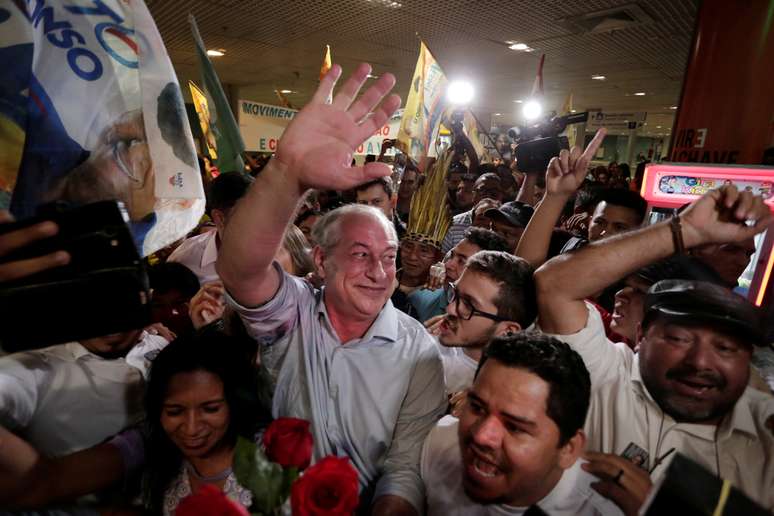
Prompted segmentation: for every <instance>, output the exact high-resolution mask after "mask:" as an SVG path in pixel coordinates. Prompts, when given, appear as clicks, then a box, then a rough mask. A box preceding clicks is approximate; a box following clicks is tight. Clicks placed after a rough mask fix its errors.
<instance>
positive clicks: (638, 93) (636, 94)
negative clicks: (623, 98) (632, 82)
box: [634, 91, 645, 97]
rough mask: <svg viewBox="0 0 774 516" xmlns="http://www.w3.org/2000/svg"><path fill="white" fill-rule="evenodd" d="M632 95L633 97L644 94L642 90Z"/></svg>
mask: <svg viewBox="0 0 774 516" xmlns="http://www.w3.org/2000/svg"><path fill="white" fill-rule="evenodd" d="M634 96H635V97H644V96H645V92H644V91H638V92H637V93H635V94H634Z"/></svg>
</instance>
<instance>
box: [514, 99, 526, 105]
mask: <svg viewBox="0 0 774 516" xmlns="http://www.w3.org/2000/svg"><path fill="white" fill-rule="evenodd" d="M514 102H515V103H516V104H521V103H522V102H524V101H523V100H521V99H516V100H514Z"/></svg>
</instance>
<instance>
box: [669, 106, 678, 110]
mask: <svg viewBox="0 0 774 516" xmlns="http://www.w3.org/2000/svg"><path fill="white" fill-rule="evenodd" d="M669 109H677V106H669Z"/></svg>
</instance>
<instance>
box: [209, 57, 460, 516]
mask: <svg viewBox="0 0 774 516" xmlns="http://www.w3.org/2000/svg"><path fill="white" fill-rule="evenodd" d="M370 70H371V69H370V67H369V66H367V65H361V66H360V67H358V69H357V70H356V71H355V73H354V74H353V75H352V76H351V77H350V78H349V79H348V80H347V81H346V82H345V84H344V85H343V86H342V87H341V89H340V91H339V92H338V94H337V95H336V97H335V98H334V99H333V102H332V103H331V104H326V102H325V99H326V98H327V97H328V95H329V94H330V92H331V91H332V89H333V85H334V83H335V82H336V80H337V79H338V77H339V75H340V74H341V68H340V67H339V66H338V65H336V66H334V67H333V68H332V69H331V71H330V72H329V73H328V75H326V76H325V77H324V78H323V80H322V81H321V82H320V86H319V88H318V90H317V92H316V93H315V95H314V97H313V98H312V100H311V101H310V102H309V104H307V106H306V107H305V108H304V109H303V110H301V111H300V112H299V113H298V115H296V117H295V118H294V119H293V121H292V122H291V124H290V125H289V126H288V127H287V129H286V130H285V132H284V134H283V136H282V140H281V141H280V144H279V148H278V149H277V154H276V156H275V157H274V158H273V159H272V160H271V161H269V163H268V164H267V165H266V168H264V169H263V171H262V172H261V174H260V175H259V176H258V177H257V178H256V180H255V183H254V184H253V186H252V187H251V188H250V190H249V191H248V193H247V194H246V195H245V197H244V198H242V200H241V201H240V202H239V204H237V206H236V207H235V209H234V213H233V215H232V218H231V220H230V221H229V224H228V226H227V227H226V230H225V234H224V237H223V245H222V252H221V253H220V255H219V257H218V263H217V270H218V273H219V274H220V277H221V278H222V280H223V283H224V284H225V286H226V289H227V291H228V296H227V297H228V301H229V302H230V303H231V304H232V305H233V306H234V307H235V309H236V310H237V311H238V313H239V314H240V315H241V317H242V319H243V321H244V322H245V326H246V327H247V328H248V331H249V332H250V334H251V335H252V336H253V337H254V338H256V339H257V340H258V341H259V342H260V344H261V360H262V363H263V364H264V365H265V366H266V367H267V369H268V370H269V372H270V374H271V377H272V379H273V381H274V387H275V389H274V399H273V415H274V416H275V417H282V416H285V417H297V418H303V419H306V420H309V421H310V422H311V424H312V428H311V430H312V432H313V436H314V444H315V448H314V459H315V460H319V459H321V458H322V457H324V456H326V455H343V456H347V457H349V458H350V460H351V461H352V464H353V465H354V467H355V468H356V469H357V471H358V474H359V479H360V487H361V497H360V499H361V509H366V510H367V509H369V508H370V509H371V510H372V514H377V515H378V514H407V515H409V514H421V513H422V512H423V504H424V490H423V484H422V481H421V479H420V477H419V456H420V453H421V449H422V442H423V440H424V438H425V436H426V435H427V433H428V432H429V431H430V429H431V428H432V427H433V425H434V424H435V422H436V420H437V419H438V418H439V417H440V416H441V415H442V414H443V412H444V410H445V408H446V397H445V393H444V381H443V365H442V362H441V359H440V355H439V352H438V350H437V348H436V346H435V345H434V343H433V341H432V338H431V337H430V336H429V335H428V334H427V332H426V331H425V329H424V328H423V327H422V325H421V324H420V323H419V322H417V321H415V320H413V319H412V318H410V317H409V316H407V315H405V314H402V313H400V312H399V311H397V310H396V309H395V308H394V307H393V306H392V303H391V302H390V295H391V294H392V291H393V288H394V281H395V256H396V253H397V250H398V239H397V236H396V234H395V228H394V226H393V225H392V224H391V223H390V221H388V220H387V218H386V217H385V216H384V214H383V213H382V212H380V211H379V210H377V209H375V208H372V207H368V206H358V205H351V206H345V207H343V208H339V209H337V210H334V211H332V212H330V213H328V214H327V215H326V216H324V217H323V218H322V219H320V220H319V221H318V222H317V224H316V225H315V227H314V230H313V237H314V240H315V241H316V242H317V243H318V245H317V246H316V247H315V249H314V263H315V268H316V270H317V274H318V275H319V276H320V278H322V280H323V287H322V289H321V290H316V289H314V288H312V287H311V286H310V285H309V284H307V283H306V282H304V281H302V280H300V279H298V278H294V277H292V276H289V275H287V274H285V273H283V272H282V269H280V267H279V266H278V265H277V264H276V263H275V262H273V258H274V256H275V254H276V251H277V249H278V247H279V246H280V242H281V240H282V233H283V230H284V228H285V226H286V225H287V222H288V221H290V220H291V219H292V216H293V209H294V206H295V205H296V203H297V202H298V200H299V199H300V198H301V196H302V195H303V192H304V191H305V190H306V189H308V188H318V189H323V190H347V189H350V188H353V187H355V186H356V185H358V184H362V183H366V182H368V181H369V180H371V179H374V178H376V177H380V176H385V175H387V174H389V172H390V169H389V168H388V167H387V166H386V165H385V164H382V163H368V164H366V165H365V166H364V167H350V166H348V165H349V163H350V162H351V158H352V153H353V151H354V149H355V148H356V147H357V145H358V144H359V143H360V142H362V141H363V140H365V139H366V138H367V137H368V136H370V135H371V134H373V132H374V131H375V130H376V129H377V128H378V127H381V126H382V125H383V124H384V123H385V122H386V121H387V119H388V117H389V116H390V115H391V114H392V112H393V111H394V110H395V109H396V108H397V107H398V105H399V104H400V100H399V98H398V97H397V96H396V95H392V96H390V97H387V98H386V99H385V100H384V102H382V104H381V106H380V107H378V108H376V106H377V104H379V102H380V100H381V99H382V98H383V97H384V96H385V95H386V94H387V93H388V92H389V91H390V89H392V87H393V85H394V83H395V78H394V77H393V76H392V75H391V74H382V76H381V77H380V78H379V79H378V80H377V81H376V82H375V83H374V84H373V86H371V87H370V88H369V89H368V90H367V91H366V92H365V93H364V94H363V95H362V96H360V97H359V98H358V99H357V100H355V97H356V96H357V93H358V91H359V90H360V88H361V86H362V85H363V83H364V82H365V81H366V76H367V75H368V73H369V72H370ZM309 134H315V138H313V139H309V138H308V136H307V135H309ZM371 500H373V505H372V506H371V507H369V506H368V505H367V504H368V503H369V502H370V501H371Z"/></svg>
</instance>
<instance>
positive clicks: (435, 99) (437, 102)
mask: <svg viewBox="0 0 774 516" xmlns="http://www.w3.org/2000/svg"><path fill="white" fill-rule="evenodd" d="M447 82H448V81H447V80H446V76H445V75H444V74H443V70H441V67H440V66H439V65H438V62H436V60H435V58H434V57H433V55H432V54H431V53H430V51H429V50H428V49H427V47H426V46H425V44H424V42H423V43H421V44H420V47H419V58H418V59H417V65H416V68H415V69H414V78H413V79H412V80H411V89H410V90H409V94H408V98H407V99H406V108H405V110H404V111H403V119H402V120H401V121H400V129H399V130H398V138H397V143H396V146H397V147H398V149H399V150H400V151H401V152H403V153H404V154H406V155H407V156H408V157H409V158H411V159H412V160H413V161H414V163H418V164H420V166H422V165H421V163H423V162H424V161H425V160H423V158H425V157H427V156H433V155H434V154H435V145H434V143H435V140H436V138H437V137H438V131H439V128H440V126H441V117H442V115H443V111H444V108H445V99H444V93H445V91H446V83H447Z"/></svg>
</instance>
